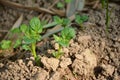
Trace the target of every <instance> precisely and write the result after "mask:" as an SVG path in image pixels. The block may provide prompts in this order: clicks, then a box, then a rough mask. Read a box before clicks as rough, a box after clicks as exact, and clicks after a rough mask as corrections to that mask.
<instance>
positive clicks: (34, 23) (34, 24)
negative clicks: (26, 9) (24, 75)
mask: <svg viewBox="0 0 120 80" xmlns="http://www.w3.org/2000/svg"><path fill="white" fill-rule="evenodd" d="M30 28H31V29H33V30H34V31H35V32H36V33H41V32H42V29H43V26H42V25H41V23H40V20H39V18H37V17H34V18H32V19H31V20H30Z"/></svg>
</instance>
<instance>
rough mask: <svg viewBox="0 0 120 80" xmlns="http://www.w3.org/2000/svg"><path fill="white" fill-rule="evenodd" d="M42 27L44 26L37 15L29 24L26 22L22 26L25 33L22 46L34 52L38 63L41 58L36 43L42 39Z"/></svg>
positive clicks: (21, 28)
mask: <svg viewBox="0 0 120 80" xmlns="http://www.w3.org/2000/svg"><path fill="white" fill-rule="evenodd" d="M42 29H43V26H42V25H41V22H40V20H39V18H37V17H34V18H32V19H31V20H30V23H29V26H27V25H25V24H22V25H21V26H20V30H21V31H22V33H23V34H24V36H23V45H22V48H23V49H25V50H30V51H31V52H32V55H33V56H34V59H35V61H36V63H37V65H39V60H40V58H39V57H38V56H37V54H36V43H37V41H40V40H41V36H40V33H41V32H42Z"/></svg>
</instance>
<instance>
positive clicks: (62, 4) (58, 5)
mask: <svg viewBox="0 0 120 80" xmlns="http://www.w3.org/2000/svg"><path fill="white" fill-rule="evenodd" d="M70 2H71V0H65V3H70ZM65 3H63V2H61V1H59V2H58V3H57V8H59V9H63V8H64V6H65Z"/></svg>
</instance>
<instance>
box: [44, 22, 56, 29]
mask: <svg viewBox="0 0 120 80" xmlns="http://www.w3.org/2000/svg"><path fill="white" fill-rule="evenodd" d="M55 25H57V23H56V22H52V23H50V24H47V25H45V26H43V28H49V27H52V26H55Z"/></svg>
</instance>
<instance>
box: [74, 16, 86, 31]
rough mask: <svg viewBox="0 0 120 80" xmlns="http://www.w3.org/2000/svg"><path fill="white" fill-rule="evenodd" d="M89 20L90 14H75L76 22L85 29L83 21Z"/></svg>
mask: <svg viewBox="0 0 120 80" xmlns="http://www.w3.org/2000/svg"><path fill="white" fill-rule="evenodd" d="M87 20H88V16H86V15H83V16H80V15H76V16H75V22H76V23H77V24H78V25H79V26H80V27H81V28H82V29H83V23H84V22H85V21H87Z"/></svg>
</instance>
